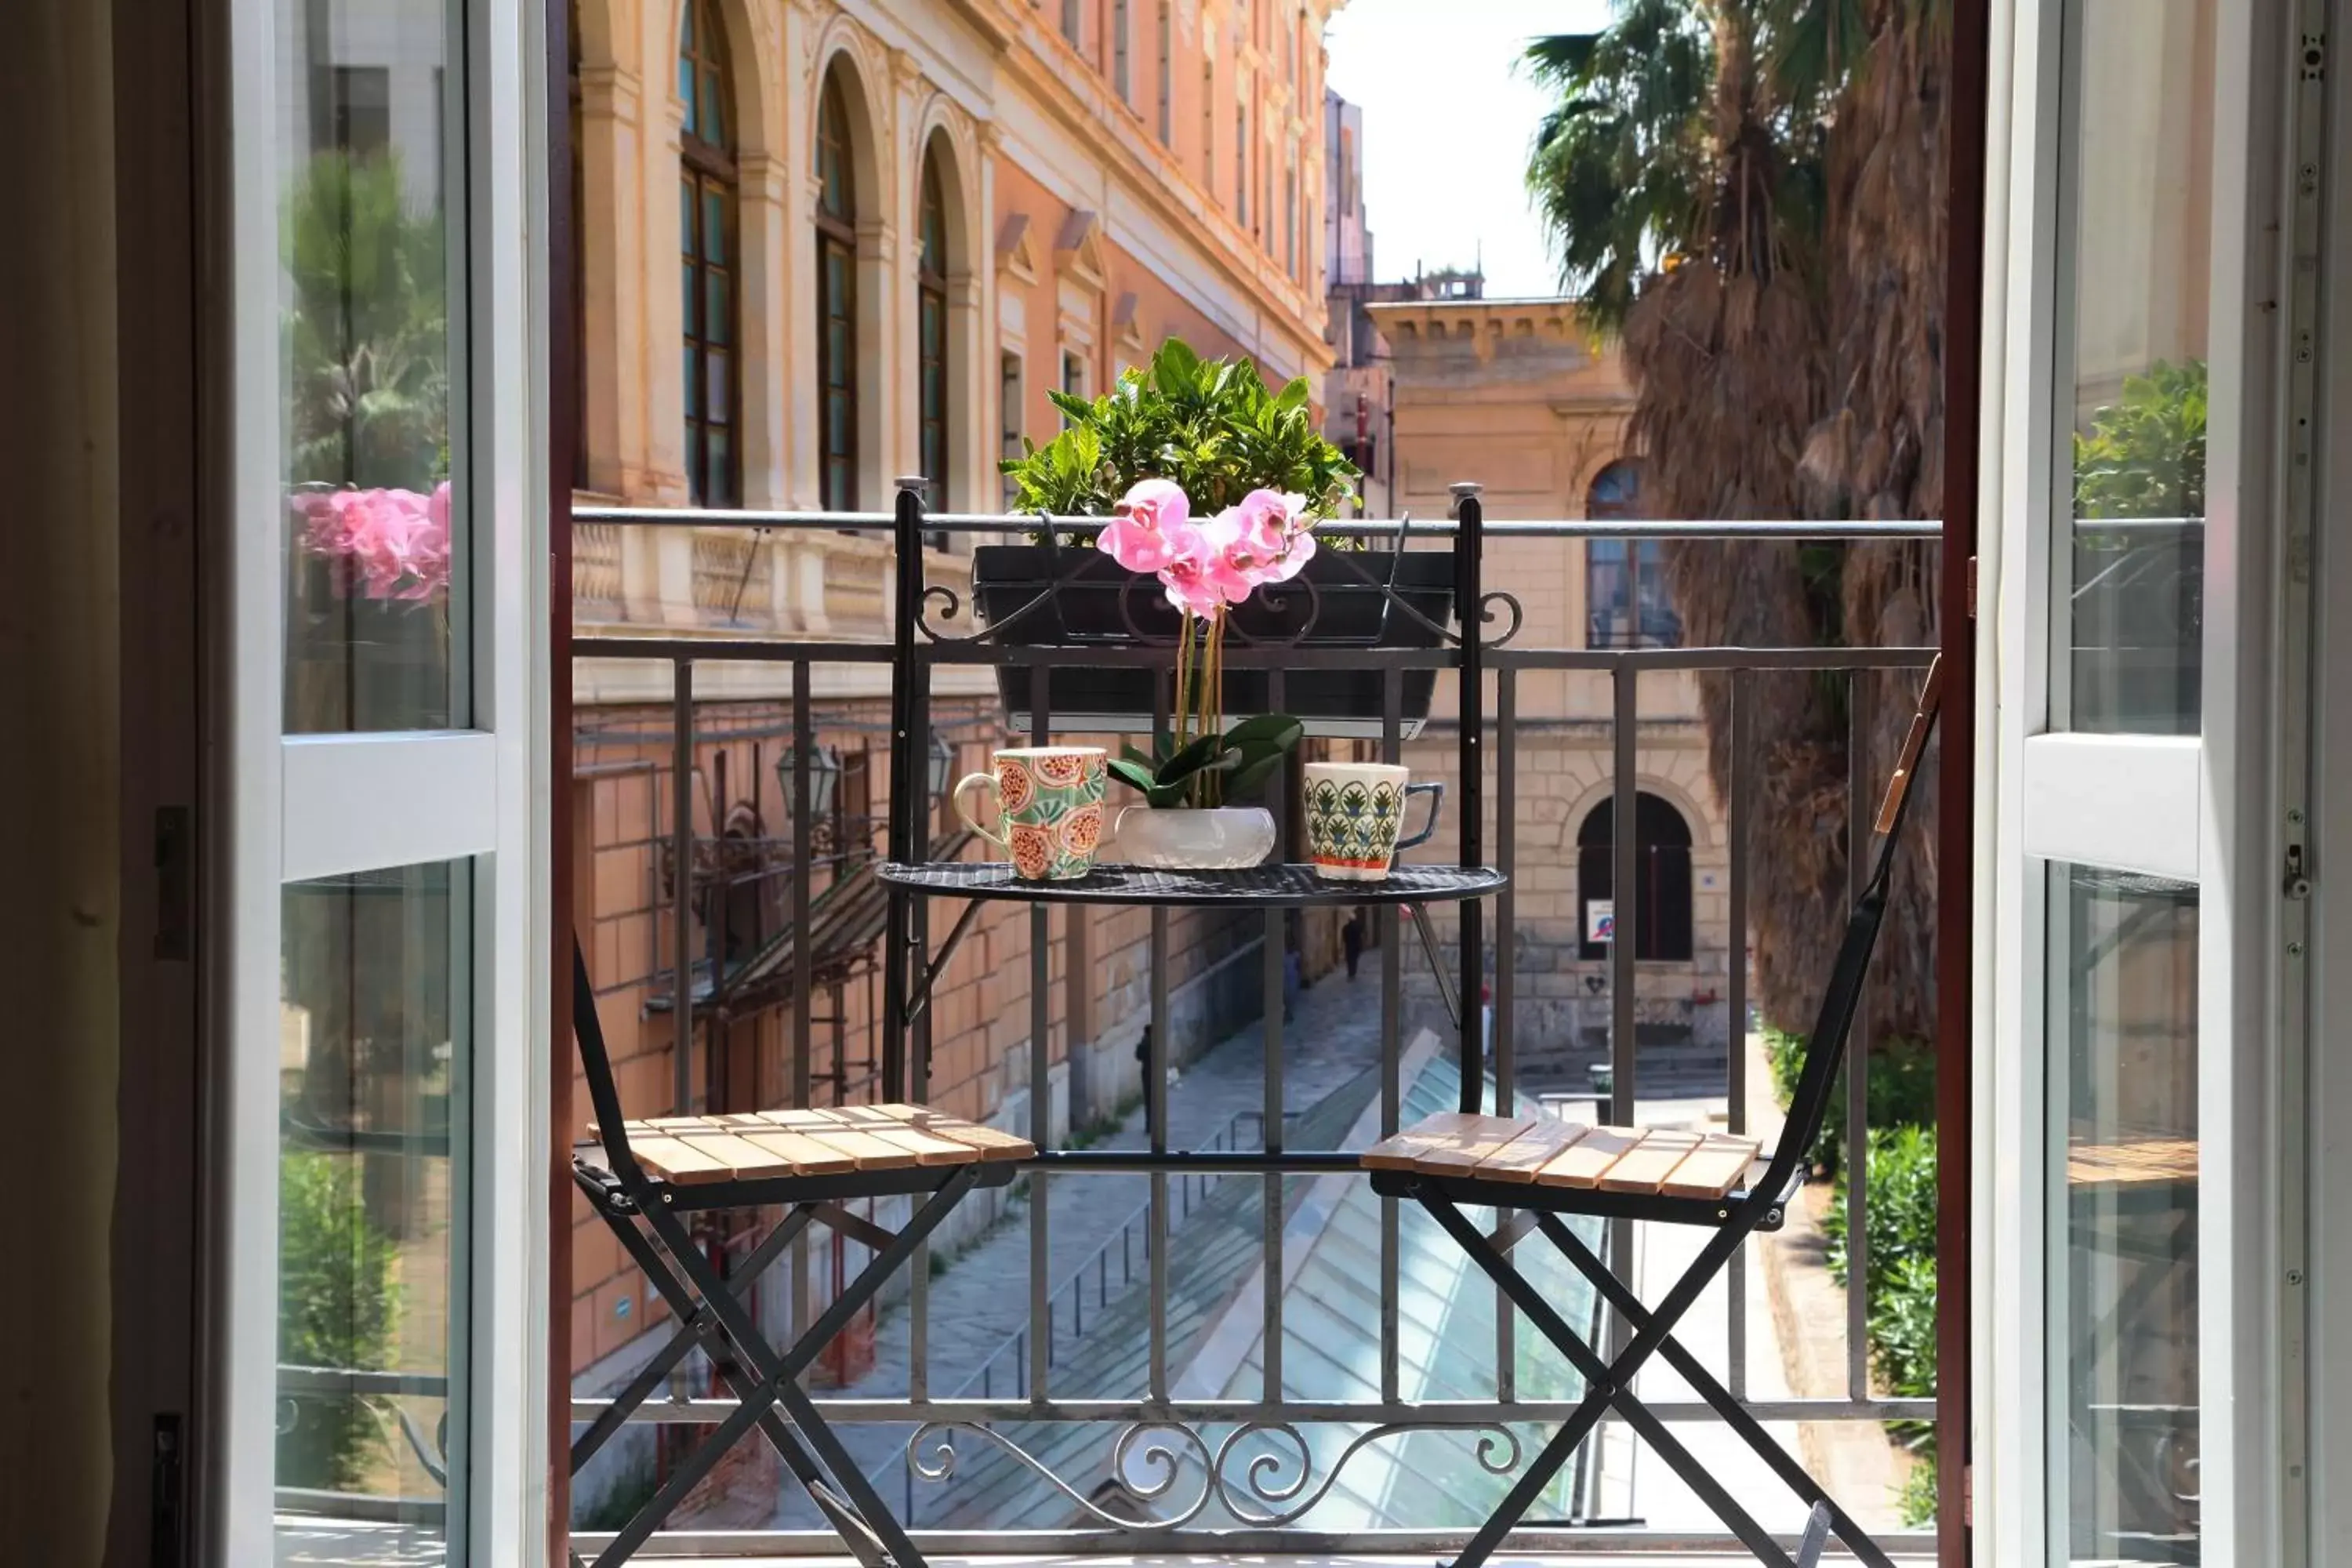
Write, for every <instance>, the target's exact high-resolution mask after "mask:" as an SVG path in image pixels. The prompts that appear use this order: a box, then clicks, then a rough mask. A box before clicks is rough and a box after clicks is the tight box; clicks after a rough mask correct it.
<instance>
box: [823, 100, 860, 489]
mask: <svg viewBox="0 0 2352 1568" xmlns="http://www.w3.org/2000/svg"><path fill="white" fill-rule="evenodd" d="M853 173H854V171H853V170H852V168H851V166H850V152H849V106H848V104H847V103H846V102H845V100H844V99H843V97H842V89H841V77H840V75H839V73H838V72H834V73H830V74H828V75H827V76H826V77H825V79H824V99H823V100H822V102H821V103H820V104H819V106H818V110H817V128H816V177H817V204H816V360H817V397H818V401H819V403H820V405H821V412H820V415H819V418H818V425H819V429H818V437H819V450H820V452H821V453H822V458H821V466H820V471H819V479H820V483H821V484H822V487H823V495H822V499H823V500H824V506H825V507H826V509H827V510H833V511H856V510H857V189H856V182H855V180H854V178H853Z"/></svg>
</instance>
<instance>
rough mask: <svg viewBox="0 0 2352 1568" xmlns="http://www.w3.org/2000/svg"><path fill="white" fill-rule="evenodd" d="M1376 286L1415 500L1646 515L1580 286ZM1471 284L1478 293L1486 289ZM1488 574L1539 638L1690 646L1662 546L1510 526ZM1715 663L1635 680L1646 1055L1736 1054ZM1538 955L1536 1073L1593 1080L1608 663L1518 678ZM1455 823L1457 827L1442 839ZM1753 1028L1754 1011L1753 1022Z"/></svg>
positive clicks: (1571, 1084)
mask: <svg viewBox="0 0 2352 1568" xmlns="http://www.w3.org/2000/svg"><path fill="white" fill-rule="evenodd" d="M1394 287H1395V288H1397V289H1400V290H1405V289H1409V290H1411V291H1412V294H1413V295H1415V296H1420V297H1415V298H1407V299H1391V300H1370V301H1367V302H1365V303H1364V304H1363V305H1362V307H1361V309H1362V310H1363V313H1364V314H1365V315H1366V316H1367V317H1368V318H1369V319H1370V321H1371V322H1372V324H1373V327H1374V329H1375V330H1376V331H1377V333H1378V336H1379V339H1380V341H1381V344H1382V346H1383V349H1384V352H1385V354H1386V363H1387V364H1388V365H1389V367H1390V368H1391V374H1393V376H1394V381H1395V394H1394V395H1395V405H1396V439H1395V458H1396V494H1395V500H1396V506H1397V508H1398V510H1400V511H1401V512H1405V511H1409V512H1411V513H1412V515H1413V516H1416V517H1443V516H1444V515H1446V510H1447V507H1448V505H1449V496H1448V487H1449V486H1451V485H1452V484H1454V482H1456V481H1461V480H1473V481H1475V482H1477V483H1478V484H1480V485H1481V486H1483V487H1484V490H1483V498H1482V499H1483V500H1484V502H1485V506H1486V517H1487V518H1488V519H1489V520H1492V521H1505V520H1508V519H1512V518H1540V519H1557V518H1586V517H1591V518H1601V517H1609V516H1619V517H1629V518H1630V517H1639V516H1641V515H1642V511H1641V493H1640V481H1641V468H1640V463H1639V460H1638V458H1637V457H1636V456H1635V455H1634V454H1633V452H1632V451H1631V450H1630V449H1629V448H1628V447H1627V444H1626V433H1625V432H1626V421H1627V419H1628V417H1629V416H1631V414H1632V412H1633V387H1632V385H1631V384H1630V383H1629V382H1628V381H1627V379H1626V376H1625V372H1624V367H1623V365H1622V363H1621V362H1620V360H1619V359H1618V357H1617V354H1616V352H1615V350H1614V349H1613V348H1612V347H1610V346H1608V345H1606V344H1604V343H1602V342H1600V341H1599V340H1598V339H1597V338H1596V336H1595V335H1594V334H1593V333H1592V332H1591V330H1590V329H1589V328H1588V327H1587V326H1586V325H1585V324H1584V323H1583V322H1582V321H1580V318H1579V316H1578V313H1577V309H1576V305H1575V302H1574V301H1572V300H1486V299H1483V298H1479V297H1477V296H1476V293H1475V282H1465V279H1461V278H1460V277H1458V276H1455V275H1451V274H1449V275H1444V276H1443V277H1438V278H1424V279H1418V280H1415V281H1413V282H1410V283H1406V284H1402V285H1396V286H1394ZM1465 293H1466V294H1467V296H1468V297H1465ZM1486 580H1487V581H1488V582H1489V583H1493V584H1501V585H1505V586H1507V591H1508V592H1509V593H1510V594H1511V595H1513V597H1515V598H1516V599H1517V601H1518V604H1519V607H1520V610H1521V612H1522V614H1523V616H1524V617H1525V619H1524V622H1523V629H1522V630H1521V632H1520V633H1519V639H1520V640H1521V641H1522V642H1523V643H1524V644H1525V645H1526V646H1528V647H1593V648H1622V647H1661V646H1665V647H1671V646H1675V645H1676V644H1678V643H1679V642H1680V641H1681V637H1682V628H1681V624H1680V622H1679V621H1678V620H1676V618H1675V615H1674V611H1673V607H1672V605H1671V604H1670V603H1669V602H1668V600H1667V598H1666V595H1665V592H1664V560H1663V557H1662V555H1661V552H1660V547H1659V545H1658V544H1657V543H1656V542H1654V541H1651V542H1628V541H1622V540H1591V541H1577V540H1565V539H1496V540H1492V541H1489V542H1488V543H1487V546H1486ZM1698 698H1699V693H1698V687H1697V684H1696V678H1695V677H1693V676H1690V675H1687V674H1681V673H1677V674H1673V675H1667V676H1653V677H1651V678H1649V679H1646V680H1644V681H1643V682H1642V683H1641V685H1640V687H1639V688H1638V689H1637V692H1636V709H1635V716H1636V719H1637V726H1638V741H1637V744H1636V749H1635V752H1634V756H1635V764H1636V767H1637V769H1638V772H1639V784H1638V787H1639V797H1638V800H1637V807H1636V818H1635V823H1634V832H1635V836H1636V862H1637V865H1638V866H1639V867H1640V874H1641V876H1642V878H1643V882H1642V886H1641V888H1640V889H1638V891H1637V896H1636V898H1635V900H1634V905H1635V909H1636V911H1637V912H1636V915H1635V918H1634V924H1635V928H1636V929H1635V930H1634V931H1633V933H1632V934H1633V940H1634V942H1635V955H1636V956H1635V974H1636V984H1637V986H1638V996H1637V998H1636V1004H1635V1008H1636V1020H1637V1025H1638V1026H1639V1027H1640V1029H1641V1041H1642V1047H1643V1063H1644V1068H1645V1070H1646V1071H1648V1072H1650V1073H1651V1074H1652V1075H1653V1076H1652V1078H1651V1079H1650V1081H1656V1077H1655V1075H1657V1074H1664V1073H1672V1072H1675V1071H1676V1070H1678V1069H1681V1070H1689V1071H1704V1072H1707V1073H1710V1074H1712V1073H1719V1072H1720V1071H1721V1070H1722V1068H1723V1065H1724V1063H1725V1061H1726V1059H1727V1057H1726V1053H1727V1045H1728V1042H1729V1040H1730V1038H1731V1028H1732V1021H1731V1020H1730V1019H1728V1018H1727V1013H1726V1009H1727V997H1728V994H1729V979H1730V965H1731V964H1732V963H1734V962H1741V961H1744V960H1743V958H1742V955H1735V954H1733V953H1731V952H1728V951H1727V948H1728V942H1729V909H1728V905H1727V868H1728V858H1727V855H1728V845H1729V838H1728V830H1727V823H1726V819H1725V815H1724V811H1723V807H1722V805H1721V803H1720V802H1718V801H1717V799H1716V796H1715V792H1714V789H1713V787H1712V786H1711V784H1709V782H1708V780H1707V775H1706V734H1705V731H1704V729H1703V728H1702V726H1701V724H1700V721H1699V705H1698ZM1612 702H1613V695H1612V682H1611V679H1610V678H1609V677H1608V676H1607V675H1606V674H1604V673H1601V672H1599V671H1587V670H1557V671H1528V672H1524V673H1522V674H1521V675H1520V676H1519V677H1518V678H1517V747H1516V752H1515V765H1516V766H1517V778H1518V802H1519V805H1518V813H1517V824H1516V827H1517V835H1518V841H1517V847H1518V854H1519V858H1520V861H1521V864H1522V865H1523V866H1524V867H1525V868H1526V869H1525V870H1524V871H1523V872H1522V873H1521V874H1520V876H1519V877H1518V879H1517V900H1518V901H1517V929H1518V951H1517V953H1516V954H1515V955H1514V962H1515V963H1516V966H1517V994H1516V997H1515V1005H1514V1010H1513V1024H1514V1028H1515V1045H1516V1054H1517V1060H1518V1062H1519V1064H1520V1066H1521V1069H1522V1071H1523V1072H1524V1073H1525V1074H1526V1075H1527V1076H1528V1078H1529V1079H1530V1080H1531V1081H1533V1082H1536V1083H1538V1084H1544V1083H1549V1084H1550V1085H1553V1086H1556V1087H1559V1088H1562V1089H1571V1088H1573V1089H1581V1088H1583V1087H1584V1080H1583V1079H1582V1076H1581V1075H1582V1069H1583V1068H1585V1067H1586V1066H1588V1065H1591V1064H1592V1063H1595V1062H1598V1061H1600V1060H1601V1059H1603V1058H1604V1056H1605V1054H1606V1049H1607V1043H1608V1038H1609V1028H1610V1016H1611V1005H1612V1004H1611V991H1610V985H1611V968H1610V961H1609V954H1610V947H1609V942H1610V941H1612V940H1614V932H1613V928H1612V927H1608V926H1604V922H1607V921H1611V920H1612V915H1613V909H1614V905H1615V900H1614V899H1613V898H1612V889H1611V887H1610V879H1611V877H1612V874H1613V867H1612V855H1611V847H1612V844H1613V842H1614V833H1613V829H1612V817H1613V816H1614V798H1613V784H1612V780H1613V778H1614V774H1615V763H1614V760H1613V753H1612V735H1613V732H1614V731H1613V717H1612ZM1446 707H1447V699H1446V696H1445V694H1444V683H1442V682H1441V683H1440V695H1439V701H1438V706H1437V707H1436V708H1435V709H1434V710H1433V721H1432V723H1431V725H1430V728H1429V730H1428V731H1426V732H1425V733H1424V734H1423V738H1422V739H1421V740H1419V741H1418V742H1413V743H1412V745H1411V746H1409V747H1408V748H1407V755H1406V760H1407V762H1408V763H1410V764H1411V765H1412V767H1413V769H1414V771H1415V773H1416V774H1417V775H1418V774H1423V773H1426V774H1428V775H1429V776H1448V775H1450V774H1451V773H1453V772H1454V768H1455V763H1454V755H1455V753H1454V737H1453V734H1452V733H1450V732H1448V731H1447V727H1446V726H1445V724H1444V716H1445V710H1446ZM1441 837H1443V836H1442V835H1441ZM1742 1027H1744V1024H1743V1025H1742Z"/></svg>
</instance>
